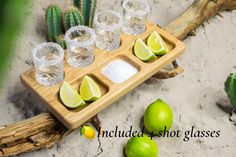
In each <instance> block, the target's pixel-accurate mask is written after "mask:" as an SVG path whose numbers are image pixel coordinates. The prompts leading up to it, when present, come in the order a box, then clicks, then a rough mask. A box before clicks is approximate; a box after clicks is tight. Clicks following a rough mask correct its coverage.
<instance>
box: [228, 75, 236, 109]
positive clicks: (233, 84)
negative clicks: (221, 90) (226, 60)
mask: <svg viewBox="0 0 236 157" xmlns="http://www.w3.org/2000/svg"><path fill="white" fill-rule="evenodd" d="M225 92H226V93H227V95H228V97H229V100H230V102H231V104H232V105H233V106H234V107H236V73H235V74H230V75H229V76H228V78H227V80H226V82H225Z"/></svg>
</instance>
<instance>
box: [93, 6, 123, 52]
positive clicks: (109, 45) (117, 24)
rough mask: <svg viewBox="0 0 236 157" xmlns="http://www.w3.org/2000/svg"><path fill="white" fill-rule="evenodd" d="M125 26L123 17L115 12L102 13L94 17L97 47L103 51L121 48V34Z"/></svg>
mask: <svg viewBox="0 0 236 157" xmlns="http://www.w3.org/2000/svg"><path fill="white" fill-rule="evenodd" d="M122 25H123V19H122V16H121V15H120V14H119V13H117V12H114V11H111V10H108V11H102V12H99V13H98V14H96V15H95V17H94V27H95V32H96V34H97V39H96V42H95V44H96V47H97V48H99V49H102V50H114V49H117V48H119V46H120V33H121V28H122Z"/></svg>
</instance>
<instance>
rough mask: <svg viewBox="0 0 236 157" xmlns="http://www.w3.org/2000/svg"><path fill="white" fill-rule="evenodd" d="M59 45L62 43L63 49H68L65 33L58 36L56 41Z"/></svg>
mask: <svg viewBox="0 0 236 157" xmlns="http://www.w3.org/2000/svg"><path fill="white" fill-rule="evenodd" d="M56 42H57V43H58V44H59V45H61V47H62V48H63V49H66V41H65V39H64V35H60V36H58V37H57V41H56Z"/></svg>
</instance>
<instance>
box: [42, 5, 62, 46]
mask: <svg viewBox="0 0 236 157" xmlns="http://www.w3.org/2000/svg"><path fill="white" fill-rule="evenodd" d="M46 20H47V28H48V39H49V41H53V42H56V41H57V37H58V36H59V35H61V34H62V28H61V24H62V18H61V10H60V8H59V7H58V6H56V5H53V4H51V5H49V7H48V8H47V10H46Z"/></svg>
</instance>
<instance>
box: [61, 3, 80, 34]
mask: <svg viewBox="0 0 236 157" xmlns="http://www.w3.org/2000/svg"><path fill="white" fill-rule="evenodd" d="M82 24H83V18H82V15H81V13H80V11H79V10H78V9H77V8H75V7H70V8H69V9H68V10H67V11H66V12H65V14H64V28H65V30H68V29H70V28H71V27H74V26H78V25H82Z"/></svg>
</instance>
